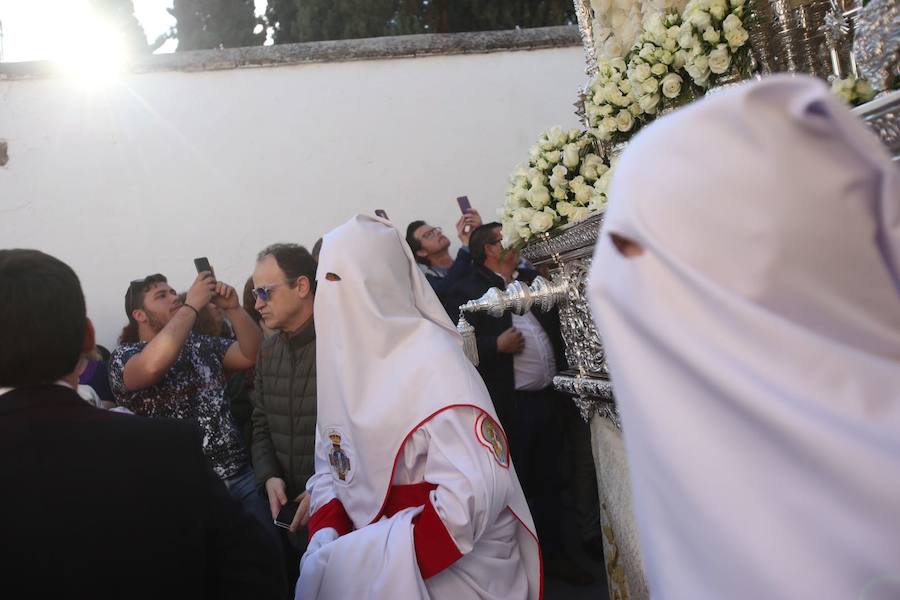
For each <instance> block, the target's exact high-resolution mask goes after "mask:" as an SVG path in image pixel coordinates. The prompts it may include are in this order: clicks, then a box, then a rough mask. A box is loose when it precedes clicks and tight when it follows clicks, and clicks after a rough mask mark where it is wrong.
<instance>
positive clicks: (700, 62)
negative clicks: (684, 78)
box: [684, 55, 709, 85]
mask: <svg viewBox="0 0 900 600" xmlns="http://www.w3.org/2000/svg"><path fill="white" fill-rule="evenodd" d="M684 68H685V70H686V71H687V72H688V75H690V76H691V79H693V80H694V83H696V84H697V85H706V82H707V80H709V61H708V59H707V58H706V56H703V55H701V56H697V57H695V58H694V60H693V62H691V63H689V64H687V65H685V67H684Z"/></svg>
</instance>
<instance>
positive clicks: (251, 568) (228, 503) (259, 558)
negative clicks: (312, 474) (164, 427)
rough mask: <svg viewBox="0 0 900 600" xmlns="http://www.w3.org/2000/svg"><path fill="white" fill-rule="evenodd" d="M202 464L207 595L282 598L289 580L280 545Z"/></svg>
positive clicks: (236, 597) (198, 445)
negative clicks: (285, 576)
mask: <svg viewBox="0 0 900 600" xmlns="http://www.w3.org/2000/svg"><path fill="white" fill-rule="evenodd" d="M197 448H200V444H199V441H198V443H197ZM200 458H201V459H202V458H203V456H202V455H201V456H200ZM201 464H203V468H204V470H205V471H206V473H205V477H206V483H207V492H208V496H207V498H208V499H207V501H206V503H205V504H206V508H207V515H208V521H207V532H206V540H207V551H208V557H209V562H208V564H207V581H208V588H207V591H208V594H207V597H209V598H223V599H231V598H234V599H235V600H237V599H242V600H243V599H246V598H254V599H272V600H275V599H279V600H280V599H281V598H283V595H284V589H285V581H284V572H283V570H282V565H281V560H282V559H281V557H280V556H279V552H278V549H277V548H276V546H275V544H273V543H272V540H270V539H269V537H268V535H267V534H266V532H265V531H264V530H263V528H262V525H261V524H260V523H259V522H257V521H256V519H255V518H253V517H252V516H251V515H250V513H248V512H246V511H245V510H243V509H242V508H241V506H240V504H238V502H237V501H236V500H234V499H233V498H232V497H231V496H230V495H229V493H228V490H226V489H225V486H224V484H223V483H222V482H221V481H220V480H219V478H218V477H216V474H215V473H213V471H212V469H210V468H209V467H208V466H206V465H205V461H203V462H202V463H201ZM198 475H199V474H198ZM199 476H201V477H203V475H199Z"/></svg>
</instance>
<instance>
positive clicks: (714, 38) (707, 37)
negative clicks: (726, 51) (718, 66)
mask: <svg viewBox="0 0 900 600" xmlns="http://www.w3.org/2000/svg"><path fill="white" fill-rule="evenodd" d="M703 41H704V42H707V43H709V44H718V43H719V32H718V31H716V30H715V29H713V28H712V27H707V28H706V31H704V32H703Z"/></svg>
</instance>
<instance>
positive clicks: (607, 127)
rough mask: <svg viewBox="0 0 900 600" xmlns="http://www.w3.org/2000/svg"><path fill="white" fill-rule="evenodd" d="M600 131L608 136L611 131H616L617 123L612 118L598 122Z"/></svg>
mask: <svg viewBox="0 0 900 600" xmlns="http://www.w3.org/2000/svg"><path fill="white" fill-rule="evenodd" d="M600 129H601V130H602V131H604V132H606V134H607V135H608V134H610V133H612V132H613V131H618V129H619V123H618V122H617V121H616V120H615V119H614V118H613V117H606V118H605V119H603V120H602V121H600Z"/></svg>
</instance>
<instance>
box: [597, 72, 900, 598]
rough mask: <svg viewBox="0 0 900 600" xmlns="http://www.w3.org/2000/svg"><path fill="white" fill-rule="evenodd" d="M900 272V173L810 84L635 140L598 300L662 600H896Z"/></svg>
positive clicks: (767, 87) (772, 86)
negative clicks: (626, 248)
mask: <svg viewBox="0 0 900 600" xmlns="http://www.w3.org/2000/svg"><path fill="white" fill-rule="evenodd" d="M610 234H618V235H621V236H623V237H625V238H628V239H630V240H632V241H633V242H635V243H637V244H638V245H640V246H641V247H642V248H643V253H642V254H640V255H638V256H631V257H626V256H624V255H622V254H620V253H619V252H618V251H617V250H616V248H615V247H614V244H613V243H612V242H611V239H610ZM898 258H900V187H898V169H897V168H896V166H894V165H893V164H892V163H891V162H890V160H889V158H888V157H887V155H886V153H885V151H884V149H883V148H882V147H881V144H880V143H879V141H878V140H877V138H876V137H875V136H874V135H873V134H872V133H871V132H869V131H867V130H866V127H865V126H864V125H863V124H862V123H861V122H860V121H859V120H858V119H857V118H856V117H855V116H854V115H852V114H851V113H850V112H849V111H848V110H847V109H846V108H845V107H844V106H842V105H841V104H840V103H839V102H838V101H837V100H836V99H835V98H833V97H832V96H831V94H830V92H829V91H828V90H827V88H826V87H825V86H824V85H823V84H822V83H821V82H819V81H816V80H813V79H811V78H808V77H793V78H792V77H787V76H779V77H772V78H769V79H767V80H763V81H761V82H757V83H752V84H746V85H743V86H739V87H737V88H735V89H731V90H727V91H724V92H721V93H720V94H717V95H716V96H713V97H709V98H707V99H704V100H702V101H699V102H697V103H695V104H694V105H691V106H689V107H686V108H684V109H681V110H678V111H676V112H675V113H673V114H672V115H669V116H666V117H664V118H662V119H660V120H659V121H657V122H656V123H654V124H653V125H651V126H650V127H649V128H648V129H647V130H645V131H644V132H642V133H640V134H639V135H638V136H637V137H636V138H635V139H634V140H633V141H632V142H631V144H630V145H629V147H628V149H627V150H626V151H625V153H624V155H623V156H622V158H621V160H620V162H619V164H618V166H617V168H616V173H615V176H614V177H613V181H612V184H611V190H610V206H609V210H608V212H607V215H606V221H605V225H604V228H603V232H602V234H601V236H600V239H599V240H598V243H597V248H596V252H595V255H594V263H593V267H592V270H591V273H590V281H589V290H590V296H591V306H592V310H593V313H594V315H595V317H596V318H597V320H598V323H599V325H600V329H601V333H602V335H603V338H604V344H605V348H606V351H607V355H608V361H609V366H610V370H611V376H612V380H613V385H614V390H615V394H616V399H617V402H618V406H619V410H620V413H621V417H622V424H623V431H624V437H625V444H626V449H627V453H628V459H629V463H630V464H629V466H630V471H631V476H632V480H633V491H634V499H635V512H636V520H637V524H638V529H639V533H640V539H641V547H642V549H643V553H644V561H645V567H646V571H647V576H648V580H649V585H650V587H651V592H652V594H653V596H654V597H655V598H673V599H677V600H681V599H684V598H691V599H706V598H709V599H722V598H728V599H730V600H731V599H743V598H746V599H759V598H815V599H817V600H821V599H830V598H834V599H847V598H867V599H875V598H887V597H894V598H895V597H898V593H900V585H898V577H900V293H898V290H900V279H898V272H897V264H898ZM892 578H893V582H894V583H893V584H891V580H892ZM892 586H893V587H892Z"/></svg>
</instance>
